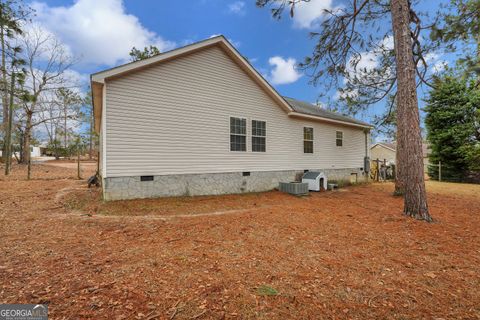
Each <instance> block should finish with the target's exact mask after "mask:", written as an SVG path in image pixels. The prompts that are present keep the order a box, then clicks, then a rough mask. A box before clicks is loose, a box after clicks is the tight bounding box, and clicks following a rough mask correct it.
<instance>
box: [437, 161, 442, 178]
mask: <svg viewBox="0 0 480 320" xmlns="http://www.w3.org/2000/svg"><path fill="white" fill-rule="evenodd" d="M438 181H442V161H438Z"/></svg>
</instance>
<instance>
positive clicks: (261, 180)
mask: <svg viewBox="0 0 480 320" xmlns="http://www.w3.org/2000/svg"><path fill="white" fill-rule="evenodd" d="M310 171H321V172H324V173H325V175H326V176H327V177H328V180H329V181H331V180H335V181H337V182H340V183H345V184H350V183H360V182H364V181H366V180H367V179H366V175H365V174H364V172H363V171H362V170H361V169H360V168H351V169H310ZM302 175H303V170H302V171H299V170H286V171H257V172H255V171H252V172H245V173H244V172H228V173H209V174H178V175H158V176H153V180H151V181H142V180H141V177H140V176H133V177H110V178H104V179H103V196H104V199H105V200H125V199H139V198H158V197H175V196H200V195H220V194H231V193H247V192H263V191H269V190H273V189H275V188H278V184H279V182H291V181H296V180H298V179H299V178H301V176H302Z"/></svg>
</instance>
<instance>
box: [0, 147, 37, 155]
mask: <svg viewBox="0 0 480 320" xmlns="http://www.w3.org/2000/svg"><path fill="white" fill-rule="evenodd" d="M14 148H15V149H16V150H18V149H19V148H20V147H19V146H18V145H16V146H14ZM1 156H2V151H1V150H0V157H1ZM41 156H42V153H41V147H38V146H30V157H32V158H38V157H41ZM14 157H17V158H20V152H19V151H15V152H13V153H12V158H14Z"/></svg>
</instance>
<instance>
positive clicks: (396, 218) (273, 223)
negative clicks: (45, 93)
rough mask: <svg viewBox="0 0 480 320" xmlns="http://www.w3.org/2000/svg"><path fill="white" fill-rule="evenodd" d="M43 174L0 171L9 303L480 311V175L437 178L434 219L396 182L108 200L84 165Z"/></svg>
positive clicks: (296, 312) (310, 312) (84, 312)
mask: <svg viewBox="0 0 480 320" xmlns="http://www.w3.org/2000/svg"><path fill="white" fill-rule="evenodd" d="M0 169H1V168H0ZM46 170H49V171H50V170H51V171H50V172H49V173H50V174H52V175H54V176H55V177H56V178H57V179H54V180H45V178H46V177H48V176H49V174H45V171H46ZM40 172H43V173H42V174H40ZM21 174H23V172H22V169H19V168H16V170H15V171H14V175H21ZM61 174H63V177H65V178H68V179H63V178H62V179H60V178H61ZM33 176H34V177H38V178H40V179H36V180H32V181H25V180H24V179H23V176H22V178H18V179H15V178H14V177H12V178H9V179H8V180H7V181H0V204H1V207H0V219H1V224H0V235H1V243H0V252H1V254H0V303H48V304H49V314H50V318H51V319H150V320H151V319H478V318H479V317H480V290H479V288H480V274H479V271H480V218H479V217H480V216H479V213H480V186H478V185H461V184H446V183H434V182H429V184H428V190H429V203H430V209H431V213H432V215H433V216H434V218H435V219H436V222H435V223H433V224H426V223H423V222H417V221H414V220H411V219H408V218H405V217H403V216H402V215H401V210H402V200H401V199H399V198H394V197H392V196H391V192H392V190H393V185H392V184H375V185H367V186H358V187H350V188H345V189H343V190H342V191H339V192H328V193H314V194H312V195H311V196H309V197H304V198H295V197H292V196H289V195H286V194H281V193H278V192H269V193H263V194H250V195H229V196H222V197H198V198H171V199H157V200H134V201H122V202H111V203H102V202H101V201H100V200H99V199H98V194H97V193H96V192H90V191H89V190H88V189H86V187H85V183H84V182H79V181H76V180H74V179H73V177H75V170H74V169H68V168H59V167H53V166H51V165H39V166H34V175H33ZM75 199H77V201H76V200H75ZM78 199H80V200H78ZM82 199H83V200H82ZM208 213H214V214H213V215H208ZM133 215H135V216H133Z"/></svg>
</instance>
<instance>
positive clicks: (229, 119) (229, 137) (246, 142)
mask: <svg viewBox="0 0 480 320" xmlns="http://www.w3.org/2000/svg"><path fill="white" fill-rule="evenodd" d="M232 118H236V119H241V120H245V134H244V135H243V134H237V133H232V128H231V126H232V124H231V121H232V120H231V119H232ZM232 135H233V136H245V150H232V140H231V136H232ZM228 150H229V151H230V152H248V119H247V118H245V117H240V116H229V117H228Z"/></svg>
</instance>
